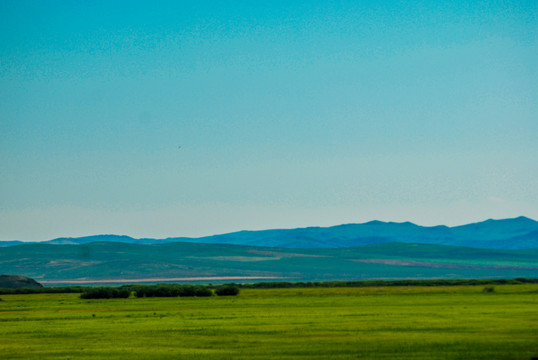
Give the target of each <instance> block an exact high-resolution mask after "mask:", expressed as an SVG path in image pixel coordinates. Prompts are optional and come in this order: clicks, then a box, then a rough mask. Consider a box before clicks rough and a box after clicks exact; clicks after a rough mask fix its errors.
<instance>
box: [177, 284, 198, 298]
mask: <svg viewBox="0 0 538 360" xmlns="http://www.w3.org/2000/svg"><path fill="white" fill-rule="evenodd" d="M179 296H181V297H191V296H196V287H195V286H194V285H183V286H181V288H180V289H179Z"/></svg>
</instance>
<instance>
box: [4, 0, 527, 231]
mask: <svg viewBox="0 0 538 360" xmlns="http://www.w3.org/2000/svg"><path fill="white" fill-rule="evenodd" d="M537 15H538V3H537V2H536V1H502V2H498V1H472V2H467V1H445V2H436V1H433V2H432V1H412V2H409V1H314V0H313V1H293V2H289V1H265V2H261V1H169V2H167V1H159V2H158V4H155V2H150V1H118V2H109V1H8V0H6V1H2V2H0V204H1V205H0V240H15V239H17V240H46V239H50V238H53V237H59V236H82V235H90V234H102V233H115V234H126V235H130V236H134V237H167V236H202V235H210V234H214V233H223V232H228V231H235V230H241V229H266V228H286V227H301V226H328V225H335V224H340V223H347V222H365V221H369V220H373V219H379V220H386V221H407V220H409V221H412V222H415V223H418V224H421V225H436V224H447V225H456V224H462V223H468V222H473V221H480V220H484V219H487V218H505V217H515V216H519V215H525V216H528V217H532V218H534V219H538V205H537V204H538V181H537V179H538V141H537V139H538V116H537V114H538V111H537V110H538V109H537V104H538V92H537V89H538V85H537V84H538V72H537V66H536V64H538V37H537V31H538V21H537Z"/></svg>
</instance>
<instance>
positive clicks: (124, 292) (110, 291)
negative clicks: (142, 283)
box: [80, 287, 131, 299]
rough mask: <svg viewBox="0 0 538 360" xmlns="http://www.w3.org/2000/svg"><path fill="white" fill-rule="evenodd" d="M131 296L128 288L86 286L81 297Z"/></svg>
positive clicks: (108, 297)
mask: <svg viewBox="0 0 538 360" xmlns="http://www.w3.org/2000/svg"><path fill="white" fill-rule="evenodd" d="M129 296H131V291H130V290H129V289H121V288H113V287H95V288H86V289H85V290H84V292H83V293H82V294H80V298H81V299H127V298H128V297H129Z"/></svg>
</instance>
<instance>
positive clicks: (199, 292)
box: [195, 286, 239, 297]
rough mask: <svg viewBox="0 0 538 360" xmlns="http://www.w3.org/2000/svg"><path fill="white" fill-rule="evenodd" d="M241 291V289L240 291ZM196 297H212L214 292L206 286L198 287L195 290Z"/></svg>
mask: <svg viewBox="0 0 538 360" xmlns="http://www.w3.org/2000/svg"><path fill="white" fill-rule="evenodd" d="M238 290H239V289H238ZM195 293H196V296H202V297H203V296H212V295H213V291H211V289H209V288H208V287H205V286H197V287H196V289H195Z"/></svg>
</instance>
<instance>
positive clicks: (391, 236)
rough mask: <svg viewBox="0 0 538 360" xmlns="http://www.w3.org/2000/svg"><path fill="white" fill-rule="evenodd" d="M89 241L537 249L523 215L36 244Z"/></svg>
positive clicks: (536, 227) (69, 241) (535, 230)
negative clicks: (429, 223) (453, 221)
mask: <svg viewBox="0 0 538 360" xmlns="http://www.w3.org/2000/svg"><path fill="white" fill-rule="evenodd" d="M92 242H119V243H129V244H165V243H173V242H191V243H202V244H233V245H248V246H262V247H278V248H288V249H327V248H347V247H357V246H364V245H373V244H386V243H394V242H399V243H420V244H435V245H450V246H465V247H474V248H483V249H505V250H508V249H511V250H518V249H534V248H538V222H537V221H535V220H532V219H529V218H527V217H524V216H521V217H518V218H513V219H503V220H491V219H490V220H486V221H483V222H478V223H473V224H468V225H462V226H454V227H448V226H443V225H440V226H432V227H426V226H420V225H416V224H413V223H410V222H404V223H395V222H382V221H371V222H367V223H363V224H345V225H338V226H332V227H307V228H298V229H275V230H261V231H239V232H233V233H228V234H221V235H213V236H206V237H200V238H189V237H176V238H166V239H149V238H142V239H134V238H131V237H129V236H120V235H94V236H86V237H79V238H57V239H54V240H49V241H43V242H40V243H41V244H56V245H81V244H88V243H92ZM21 244H28V242H21V241H1V242H0V247H7V246H15V245H21Z"/></svg>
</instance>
